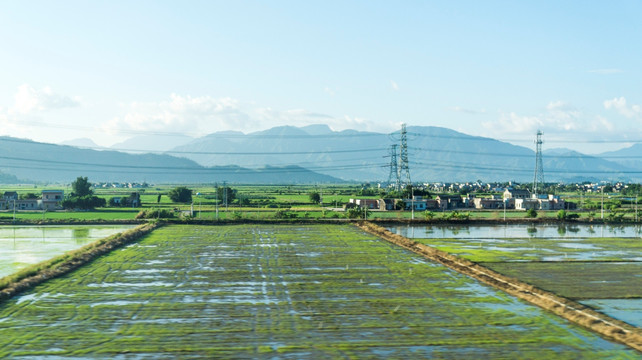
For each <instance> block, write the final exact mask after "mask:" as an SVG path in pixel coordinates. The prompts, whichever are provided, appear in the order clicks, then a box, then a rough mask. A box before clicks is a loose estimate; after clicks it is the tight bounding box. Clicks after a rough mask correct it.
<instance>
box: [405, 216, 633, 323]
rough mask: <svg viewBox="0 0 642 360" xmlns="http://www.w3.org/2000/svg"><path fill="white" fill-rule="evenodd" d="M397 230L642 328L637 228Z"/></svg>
mask: <svg viewBox="0 0 642 360" xmlns="http://www.w3.org/2000/svg"><path fill="white" fill-rule="evenodd" d="M393 230H394V231H397V232H399V233H402V234H404V235H406V236H411V237H412V236H413V234H414V238H415V239H416V240H418V241H420V242H422V243H425V244H428V245H430V246H433V247H436V248H438V249H441V250H444V251H447V252H450V253H453V254H457V255H459V256H462V257H464V258H466V259H469V260H471V261H475V262H478V263H480V264H482V265H484V266H486V267H488V268H490V269H493V270H495V271H497V272H499V273H502V274H505V275H508V276H511V277H515V278H518V279H520V280H522V281H525V282H527V283H530V284H533V285H535V286H538V287H540V288H542V289H544V290H548V291H551V292H554V293H556V294H559V295H561V296H564V297H567V298H570V299H574V300H578V301H580V302H581V303H583V304H585V305H588V306H591V307H593V308H595V309H597V310H600V311H603V312H604V313H606V314H607V315H611V316H613V317H615V318H617V319H620V320H622V321H626V322H629V323H630V324H632V325H635V326H638V327H639V326H642V323H641V322H640V318H639V313H640V311H642V301H641V300H642V290H641V289H642V278H641V277H640V276H639V274H640V273H642V257H640V254H642V240H641V239H640V237H639V234H640V229H639V228H638V227H634V226H628V227H626V226H606V225H600V226H580V225H574V226H572V227H570V228H569V227H567V226H566V225H554V226H550V225H549V226H544V225H539V226H506V227H504V226H494V227H490V226H486V227H484V226H477V227H456V226H450V227H440V226H434V227H433V226H429V227H418V228H412V227H409V228H408V227H402V228H393Z"/></svg>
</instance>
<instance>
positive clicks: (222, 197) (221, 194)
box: [216, 186, 236, 205]
mask: <svg viewBox="0 0 642 360" xmlns="http://www.w3.org/2000/svg"><path fill="white" fill-rule="evenodd" d="M216 194H217V196H218V200H219V201H222V202H223V205H228V204H229V203H231V202H232V201H234V199H235V198H236V190H234V189H232V188H231V187H229V186H225V187H219V188H216ZM226 195H227V196H226Z"/></svg>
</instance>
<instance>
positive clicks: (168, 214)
mask: <svg viewBox="0 0 642 360" xmlns="http://www.w3.org/2000/svg"><path fill="white" fill-rule="evenodd" d="M174 216H175V214H174V212H173V211H171V210H167V209H146V210H141V211H139V212H138V214H136V219H157V218H163V219H168V218H173V217H174Z"/></svg>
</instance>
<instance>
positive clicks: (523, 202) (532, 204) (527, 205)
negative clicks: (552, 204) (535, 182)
mask: <svg viewBox="0 0 642 360" xmlns="http://www.w3.org/2000/svg"><path fill="white" fill-rule="evenodd" d="M513 204H514V207H515V210H531V209H532V210H538V209H539V200H538V199H533V198H526V199H521V198H518V199H513Z"/></svg>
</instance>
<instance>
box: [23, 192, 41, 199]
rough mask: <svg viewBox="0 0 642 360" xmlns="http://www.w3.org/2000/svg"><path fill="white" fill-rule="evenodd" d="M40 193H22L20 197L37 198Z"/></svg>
mask: <svg viewBox="0 0 642 360" xmlns="http://www.w3.org/2000/svg"><path fill="white" fill-rule="evenodd" d="M37 198H38V195H37V194H34V193H26V194H20V199H37Z"/></svg>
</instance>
